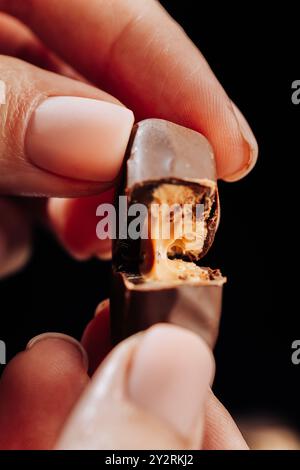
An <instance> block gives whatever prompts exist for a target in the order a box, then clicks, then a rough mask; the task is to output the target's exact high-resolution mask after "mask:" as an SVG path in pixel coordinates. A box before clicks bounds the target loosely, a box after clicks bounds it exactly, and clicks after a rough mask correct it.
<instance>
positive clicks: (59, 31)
mask: <svg viewBox="0 0 300 470" xmlns="http://www.w3.org/2000/svg"><path fill="white" fill-rule="evenodd" d="M71 6H72V7H71ZM0 11H2V12H3V13H0V54H2V55H1V56H0V80H1V81H2V83H4V85H5V91H6V96H5V103H3V104H0V131H1V132H0V169H1V171H0V215H1V217H0V220H1V223H0V277H4V276H5V275H8V274H11V273H13V272H14V271H15V270H17V269H18V268H19V267H21V266H22V265H23V264H24V263H25V262H26V261H27V259H28V258H29V255H30V243H31V226H32V223H33V222H35V221H36V220H39V221H42V223H44V224H46V225H48V227H49V228H50V229H51V230H52V231H53V232H54V233H55V234H56V235H57V237H58V239H59V240H60V241H61V243H62V244H63V245H64V246H65V248H66V249H67V250H69V251H70V252H71V253H72V254H73V255H74V256H75V257H77V258H79V259H87V258H89V257H91V256H95V255H96V256H99V257H100V258H101V257H105V258H107V257H109V254H110V246H109V244H108V243H107V242H102V241H100V240H97V239H96V236H95V220H94V217H93V214H95V208H96V207H97V205H98V204H99V202H102V201H106V202H109V201H111V200H112V197H113V188H114V181H115V179H116V178H117V175H118V172H119V170H120V167H121V165H122V159H123V155H124V151H125V148H126V144H127V141H128V138H129V134H130V130H131V127H132V124H133V121H134V116H135V119H137V120H139V119H142V118H145V117H160V118H164V119H168V120H171V121H174V122H177V123H179V124H181V125H184V126H187V127H190V128H192V129H195V130H198V131H200V132H202V133H203V134H204V135H205V136H206V137H207V138H208V139H209V140H210V142H211V144H212V146H213V148H214V152H215V156H216V163H217V171H218V177H219V178H222V179H224V180H227V181H235V180H237V179H239V178H241V177H243V176H245V175H246V174H247V173H248V172H249V171H250V170H251V168H252V167H253V165H254V164H255V161H256V159H257V153H258V150H257V144H256V141H255V138H254V136H253V134H252V132H251V130H250V127H249V125H248V124H247V122H246V120H245V118H244V117H243V116H242V114H241V113H240V111H239V110H238V109H237V107H236V105H234V104H233V103H232V101H231V100H230V98H229V97H228V96H227V94H226V92H225V91H224V89H223V88H222V86H221V85H220V83H219V82H218V80H217V78H216V77H215V76H214V74H213V73H212V71H211V69H210V68H209V66H208V64H207V62H206V61H205V59H204V58H203V56H202V55H201V53H200V52H199V51H198V50H197V49H196V47H195V46H194V45H193V44H192V42H191V41H190V40H189V39H188V38H187V36H186V35H185V33H184V32H183V31H182V29H181V28H180V27H179V26H178V25H177V24H176V23H175V22H174V21H173V20H172V19H171V18H170V17H169V16H168V14H167V13H166V12H165V11H164V10H163V9H162V8H161V6H160V5H159V4H158V3H157V2H155V1H152V0H122V2H121V1H120V0H113V1H110V2H107V1H105V0H89V2H82V1H81V0H72V1H71V0H30V1H29V0H14V1H12V0H0ZM62 37H63V38H64V40H63V41H62V40H61V38H62ZM83 144H84V158H81V155H82V153H83ZM11 196H22V198H19V199H18V202H16V200H15V199H12V198H11ZM37 196H38V198H37ZM83 196H85V198H83ZM11 214H13V217H11ZM83 220H84V221H85V224H84V226H85V230H84V231H83V230H82V221H83ZM98 321H99V320H98ZM93 328H94V326H91V325H90V326H89V329H90V331H93ZM158 328H161V327H158ZM169 328H171V331H170V342H171V343H172V341H175V339H174V338H175V336H176V335H179V337H180V338H181V339H180V341H181V340H182V341H183V342H184V341H186V339H185V338H184V336H185V334H186V333H185V332H182V331H181V332H178V331H174V330H172V327H169ZM105 331H106V335H107V334H108V332H107V330H104V332H105ZM157 334H158V333H157ZM94 335H95V330H94ZM158 336H159V335H158ZM88 337H89V336H88V335H87V334H86V338H88ZM172 338H173V340H172ZM177 340H178V341H179V339H178V337H177ZM130 341H131V340H129V342H127V343H126V344H125V346H124V348H123V349H122V351H123V353H122V354H123V355H124V357H125V356H126V355H127V356H126V357H129V356H130V355H132V354H133V350H132V349H131V345H132V344H133V343H132V342H130ZM132 341H133V342H134V341H135V342H138V341H140V339H134V340H132ZM157 341H158V340H157ZM160 341H161V340H160ZM193 341H194V342H195V345H196V343H197V341H198V346H195V348H196V349H197V348H198V350H199V351H200V350H201V351H202V352H201V353H200V352H199V357H198V359H196V360H198V361H199V364H200V363H201V358H202V353H203V354H204V356H205V354H206V353H205V352H204V351H205V348H204V349H203V348H202V346H201V340H199V339H195V338H193ZM199 341H200V343H199ZM104 342H105V341H104ZM158 342H159V341H158ZM39 343H40V344H39ZM39 343H37V344H36V345H35V346H34V347H32V348H31V349H29V350H28V351H26V352H24V353H21V354H20V355H19V356H17V357H16V358H15V359H14V360H13V362H12V364H10V365H9V366H8V367H7V368H6V371H5V374H4V377H3V379H2V381H1V386H0V395H1V394H2V397H3V400H2V399H1V403H2V402H3V403H5V404H6V405H7V406H6V408H5V409H2V411H1V410H0V429H1V422H2V425H3V426H4V424H5V426H6V427H5V429H6V432H5V433H2V432H0V435H1V436H6V437H5V438H4V437H2V439H4V440H2V443H1V445H2V446H4V448H5V446H6V447H7V448H18V446H19V447H21V448H52V447H53V446H54V445H56V442H57V438H58V434H59V431H60V430H61V428H62V426H64V423H65V419H66V417H67V415H68V414H69V412H70V410H71V408H72V407H73V406H74V404H75V403H76V402H77V400H78V399H79V397H80V396H81V393H82V391H83V390H84V389H85V388H86V385H87V383H88V382H89V380H90V379H89V376H88V375H87V372H86V369H84V367H80V366H79V362H78V354H77V355H76V354H75V353H74V350H72V349H71V346H70V344H73V346H74V342H73V343H70V341H68V340H67V341H66V340H63V339H61V338H60V339H56V340H55V341H54V340H53V339H52V340H51V338H50V339H48V341H40V342H39ZM46 343H47V344H46ZM42 344H43V348H45V351H47V348H48V347H49V348H50V349H51V354H52V353H53V354H52V355H50V356H49V354H46V353H45V354H43V353H42V351H41V350H39V349H41V348H42V346H41V345H42ZM66 344H67V346H66ZM89 344H90V343H89V340H86V344H85V346H86V348H87V349H89ZM74 347H75V346H74ZM201 348H202V349H201ZM77 349H78V348H77ZM196 349H195V350H196ZM38 350H39V351H38ZM72 351H73V352H72ZM48 352H49V351H48ZM38 353H40V354H39V361H38V363H37V364H36V367H35V370H34V371H33V370H32V368H31V366H30V364H32V363H33V362H32V361H33V360H34V357H35V355H36V354H37V355H38ZM60 354H62V355H63V359H61V357H60ZM118 354H119V353H116V355H115V356H114V355H112V356H111V358H110V359H109V360H110V361H115V362H116V363H117V364H118V366H116V367H119V368H120V373H121V369H122V365H121V363H122V364H124V362H122V361H121V362H118V360H119V359H118V360H117V359H116V357H118V358H119V357H120V355H118ZM29 357H30V358H31V359H30V361H31V362H30V361H29ZM49 357H50V362H51V360H52V358H55V357H59V358H60V359H59V362H60V364H61V367H62V370H63V371H64V370H69V371H70V372H69V373H68V374H63V373H62V372H61V373H60V374H59V380H58V379H57V377H56V379H55V377H54V376H53V375H51V365H50V364H49V363H48V365H49V367H45V366H46V363H47V361H49ZM193 357H194V355H193V354H191V357H190V360H191V361H192V360H193ZM209 357H210V356H209V355H208V356H207V357H206V359H207V360H203V362H202V363H201V364H202V366H203V367H202V366H201V368H203V376H204V377H205V381H206V382H205V383H207V389H208V387H209V383H210V380H211V378H210V375H211V374H212V372H209V370H208V369H205V364H208V363H209V361H210V359H209ZM43 358H44V359H43ZM70 358H72V359H70ZM153 359H155V358H153ZM188 359H189V358H188V357H187V358H186V360H188ZM70 360H71V362H69V361H70ZM124 360H125V359H124ZM145 360H146V359H145ZM174 360H176V358H174ZM72 361H74V363H73V362H72ZM76 361H77V363H76ZM90 361H92V362H94V363H97V364H98V362H99V360H98V362H97V360H95V358H93V357H90ZM166 361H170V358H169V357H168V358H166ZM125 362H126V361H125ZM72 364H73V365H74V368H73V366H72ZM76 364H77V365H76ZM167 365H168V363H167V362H166V363H165V366H167ZM71 366H72V367H71ZM67 367H68V368H67ZM162 367H163V364H162ZM199 367H200V366H199ZM64 368H66V369H64ZM211 368H213V366H211ZM45 370H47V371H48V372H47V375H45ZM54 370H56V369H55V367H54ZM155 370H157V371H158V372H159V364H156V369H155ZM158 372H157V373H158ZM32 373H35V374H37V373H41V375H39V377H40V379H41V381H40V383H39V389H38V390H37V391H36V393H35V391H34V389H31V388H30V386H29V384H33V385H34V384H36V383H37V382H35V381H34V380H31V377H32V376H31V375H30V374H32ZM26 374H28V375H26ZM22 377H23V378H24V377H25V378H24V380H23V382H22ZM26 377H27V378H26ZM97 377H98V379H97V380H98V381H100V382H101V381H102V378H101V377H102V375H101V373H99V374H98V375H97ZM124 377H125V376H124ZM19 380H20V381H21V382H20V383H19V382H18V381H19ZM124 380H125V379H124ZM43 381H45V382H43ZM16 383H17V384H18V387H17V388H16ZM95 383H96V382H95ZM135 383H137V382H135ZM20 384H21V385H20ZM57 384H59V387H57V390H59V391H60V393H62V391H64V387H66V388H67V390H68V391H69V393H65V394H63V396H65V397H66V400H65V402H64V401H63V402H62V403H61V406H60V407H58V408H55V403H56V401H55V400H56V398H57V395H55V393H54V389H55V385H57ZM123 385H124V383H123V384H121V383H120V382H119V386H120V387H121V386H123ZM14 387H15V388H14ZM41 390H43V393H41ZM11 391H13V393H11ZM50 391H51V393H52V395H50V394H49V393H50ZM203 394H204V392H203ZM133 395H134V393H133ZM50 396H51V397H53V401H51V400H52V398H51V399H50V398H49V397H50ZM85 396H86V395H85ZM134 396H135V395H134ZM210 396H211V395H208V398H207V400H205V399H204V398H203V397H204V395H203V397H202V398H203V399H202V401H201V400H200V401H201V403H202V405H201V406H200V405H199V408H201V410H200V412H199V420H198V422H199V423H200V425H199V429H200V431H199V434H197V435H196V438H197V436H200V435H202V436H204V440H203V439H202V440H201V442H204V443H205V442H208V441H209V442H213V441H212V439H208V441H207V440H206V436H207V435H210V436H211V435H214V434H213V433H209V432H208V434H207V429H210V428H209V427H208V428H207V426H205V424H204V423H205V421H204V416H205V412H204V411H203V410H205V409H206V406H207V405H205V406H204V405H203V403H210V405H209V409H210V410H219V409H220V408H219V405H216V402H214V400H212V399H211V398H210ZM32 397H35V400H36V403H40V407H39V406H37V407H36V409H37V410H39V413H36V416H35V414H34V413H33V416H32V415H30V416H31V417H30V416H29V414H26V409H27V407H28V413H29V410H30V411H32V406H31V407H29V404H30V403H31V401H30V400H32ZM39 397H40V401H39ZM135 398H136V396H135ZM16 402H18V404H19V405H18V406H19V408H17V407H16V406H15V405H16ZM45 402H47V405H49V409H48V408H47V406H45ZM137 402H138V405H139V406H140V402H139V400H137ZM9 404H10V405H9ZM119 404H120V403H119ZM78 406H79V410H80V406H82V407H84V406H85V405H80V403H79V405H78ZM150 408H151V407H150ZM14 409H18V410H19V413H18V414H14V411H13V410H14ZM54 409H55V410H56V412H55V413H54V412H53V410H54ZM82 409H83V408H82ZM5 410H10V415H8V414H7V411H5ZM20 410H21V411H22V412H20ZM151 410H152V409H151ZM151 410H150V418H149V419H150V420H152V419H153V416H152V414H151V413H152V411H153V410H152V411H151ZM137 413H138V416H139V418H138V423H139V426H138V427H137V429H136V430H135V431H134V432H136V433H139V435H141V434H140V433H141V427H143V422H146V421H147V419H146V418H145V420H143V418H141V416H142V415H143V413H142V414H141V413H140V408H138V411H137ZM222 413H223V411H222ZM222 413H221V414H222ZM224 413H225V416H227V414H226V412H225V411H224ZM8 416H11V417H12V418H13V419H12V420H11V423H12V428H11V429H12V430H13V432H12V433H11V434H9V432H8V429H9V426H8V422H7V420H8ZM78 416H79V415H77V418H76V414H75V418H74V419H77V420H79V422H80V419H83V418H82V416H83V415H82V414H81V415H80V416H81V418H80V416H79V417H78ZM20 417H22V418H23V419H24V422H22V425H20V422H19V421H18V420H19V419H20ZM125 418H126V417H125ZM125 418H124V419H125ZM156 418H157V416H156V417H155V419H156ZM35 419H38V420H39V421H38V425H37V422H36V421H35ZM155 419H154V421H155ZM225 421H226V420H225ZM229 421H230V420H229ZM226 422H227V421H226ZM3 423H4V424H3ZM25 423H27V424H26V426H27V428H26V426H25ZM51 423H52V424H51ZM53 423H54V424H53ZM201 423H202V424H201ZM173 424H174V423H173ZM23 425H24V426H23ZM51 425H53V427H51ZM107 425H109V422H108V423H107ZM156 425H157V423H156V424H153V426H154V428H155V426H156ZM28 426H29V428H28ZM31 426H32V427H31ZM34 426H35V428H34ZM231 426H233V429H234V435H238V436H239V434H235V433H236V432H237V431H236V428H235V427H234V425H233V423H232V422H231V421H230V426H229V427H228V429H226V426H225V427H224V435H225V437H226V436H229V438H230V436H231V431H230V429H232V428H231ZM125 428H126V419H125ZM25 429H27V431H26V432H25ZM34 429H43V433H39V436H38V435H35V434H34ZM161 429H162V431H161V432H162V433H163V429H164V427H163V426H161ZM173 431H174V430H173ZM173 431H172V430H171V431H170V429H169V428H168V430H165V439H166V446H168V445H171V443H173V444H172V445H174V443H175V441H174V439H175V438H176V439H178V436H177V434H176V433H175V434H174V433H173ZM169 432H171V434H172V433H173V434H172V436H171V435H170V434H169ZM18 433H20V435H19V434H18ZM32 433H33V434H32ZM99 433H100V434H101V429H99ZM113 435H114V434H113V431H112V436H113ZM153 435H154V434H153ZM9 436H11V437H9ZM29 436H30V437H29ZM66 436H67V437H66ZM168 436H169V437H168ZM223 437H224V436H223ZM181 438H182V436H181V437H180V439H181ZM64 439H65V440H62V441H60V442H65V445H67V444H66V442H67V443H68V445H69V446H72V445H74V446H75V445H76V446H80V444H79V441H80V439H81V440H82V445H83V446H84V442H83V441H84V437H83V436H81V438H79V437H78V436H77V437H76V436H75V437H74V436H73V437H72V438H70V436H69V437H68V434H67V431H66V434H65V437H64ZM68 439H69V440H68ZM70 439H71V441H70ZM72 439H73V441H72ZM76 439H77V440H76ZM78 439H79V440H78ZM115 439H116V440H115V444H116V447H117V446H118V436H115ZM145 439H146V437H145ZM168 439H171V440H169V441H168ZM172 439H173V440H172ZM190 439H191V440H190ZM194 439H195V435H193V436H190V435H189V437H188V439H186V436H185V438H184V439H183V441H182V439H181V440H180V442H179V441H176V442H178V445H181V446H186V447H187V446H191V445H192V446H194V445H195V441H194ZM240 439H241V438H240ZM196 440H197V439H196ZM225 440H226V439H225ZM75 441H76V444H75ZM146 441H147V442H146ZM146 441H145V443H144V445H150V444H151V438H150V436H149V435H147V439H146ZM72 442H73V444H72ZM99 442H100V444H99ZM162 442H165V441H163V440H162ZM217 442H218V443H219V442H220V440H218V439H217ZM230 442H231V441H230ZM235 442H239V445H240V446H241V447H242V448H244V447H245V444H244V442H243V440H242V439H241V440H239V439H237V441H235ZM168 443H169V444H168ZM57 445H62V444H57ZM103 445H104V444H103V442H102V443H101V439H100V440H99V441H97V443H95V446H103ZM120 445H121V444H120ZM140 445H141V446H143V442H141V444H140ZM199 445H200V444H199ZM227 445H228V441H227ZM215 446H216V447H217V444H215ZM224 446H225V444H224ZM232 446H233V444H232ZM150 447H151V446H150Z"/></svg>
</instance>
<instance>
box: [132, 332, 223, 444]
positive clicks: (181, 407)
mask: <svg viewBox="0 0 300 470" xmlns="http://www.w3.org/2000/svg"><path fill="white" fill-rule="evenodd" d="M213 372H214V362H213V359H212V355H211V353H210V351H209V349H208V347H207V346H206V344H205V343H204V342H203V340H201V339H200V338H199V337H198V336H196V335H195V334H194V333H192V332H190V331H188V330H184V329H182V328H179V327H175V326H169V325H158V326H155V327H152V328H151V329H150V330H148V332H147V333H146V334H145V335H144V336H143V337H142V338H141V341H140V343H139V345H138V346H137V350H136V352H135V354H134V357H133V362H132V367H131V371H130V374H129V385H128V387H129V388H128V393H129V397H130V398H131V400H132V401H133V402H135V403H136V404H137V405H139V406H141V407H142V408H144V409H145V410H147V411H148V412H150V413H152V414H153V415H155V416H157V417H159V418H161V419H162V420H164V421H165V422H167V423H168V424H169V425H171V426H172V427H173V429H174V430H175V431H177V432H178V433H179V434H180V435H182V436H183V437H189V435H190V433H192V432H193V429H194V428H195V427H197V423H198V422H199V418H200V416H201V414H203V409H204V403H205V400H206V396H207V393H208V390H209V385H210V383H211V380H212V377H213Z"/></svg>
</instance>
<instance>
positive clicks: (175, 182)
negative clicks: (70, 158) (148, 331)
mask: <svg viewBox="0 0 300 470" xmlns="http://www.w3.org/2000/svg"><path fill="white" fill-rule="evenodd" d="M119 195H126V196H127V204H128V214H129V217H128V218H126V219H125V218H124V220H123V219H122V218H121V220H119V222H118V223H119V227H118V233H122V234H124V233H126V237H123V238H122V239H121V238H118V239H117V240H115V242H114V246H113V272H112V294H111V322H112V340H113V343H116V342H118V341H120V340H122V339H123V338H125V337H127V336H129V335H131V334H133V333H136V332H138V331H140V330H143V329H145V328H147V327H149V326H151V325H153V324H154V323H157V322H171V323H174V324H177V325H181V326H183V327H186V328H189V329H191V330H193V331H194V332H196V333H198V334H199V335H201V336H202V337H203V338H204V339H205V341H206V342H207V343H208V344H209V345H210V346H211V347H212V346H213V345H214V343H215V340H216V337H217V332H218V325H219V319H220V313H221V301H222V286H223V284H224V282H225V278H224V277H223V276H222V275H221V273H220V271H219V270H212V269H210V268H205V267H202V266H201V265H200V261H201V259H202V257H203V256H204V255H205V254H206V253H207V251H208V250H209V248H210V246H211V245H212V243H213V240H214V236H215V233H216V230H217V227H218V222H219V197H218V188H217V182H216V168H215V160H214V155H213V151H212V148H211V146H210V144H209V142H208V141H207V139H206V138H205V137H204V136H203V135H201V134H199V133H198V132H195V131H193V130H191V129H187V128H184V127H182V126H179V125H176V124H173V123H171V122H168V121H164V120H161V119H147V120H144V121H141V122H140V123H138V124H137V125H136V126H135V127H134V129H133V132H132V136H131V139H130V142H129V145H128V150H127V158H126V162H125V169H124V173H123V180H122V182H121V185H120V190H119ZM117 208H118V204H117ZM140 208H142V209H145V210H144V211H142V212H143V217H140V218H139V225H140V232H139V236H136V235H135V236H131V235H132V234H131V233H129V232H130V228H131V227H130V224H132V223H133V222H134V221H133V214H135V213H136V212H138V211H139V209H140ZM124 225H125V226H124ZM134 227H135V228H136V225H134Z"/></svg>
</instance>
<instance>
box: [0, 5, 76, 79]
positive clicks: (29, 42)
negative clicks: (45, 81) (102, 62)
mask: <svg viewBox="0 0 300 470" xmlns="http://www.w3.org/2000/svg"><path fill="white" fill-rule="evenodd" d="M0 54H4V55H9V56H13V57H17V58H18V59H22V60H25V61H26V62H29V63H31V64H33V65H37V66H38V67H41V68H44V69H47V70H50V71H52V72H56V73H59V74H61V75H65V76H67V77H71V78H79V74H77V73H76V72H75V71H74V70H73V69H72V68H71V67H70V66H68V65H67V64H65V63H64V62H63V61H62V60H60V59H59V58H58V57H57V56H56V55H55V54H54V53H53V52H51V51H50V50H49V49H47V48H46V47H45V46H44V44H43V43H42V42H41V41H40V40H39V39H38V38H37V37H36V36H34V34H33V33H32V32H31V31H30V29H29V28H27V27H26V26H25V25H24V24H22V23H21V22H20V21H18V20H17V19H16V18H13V17H11V16H9V15H6V14H5V13H0Z"/></svg>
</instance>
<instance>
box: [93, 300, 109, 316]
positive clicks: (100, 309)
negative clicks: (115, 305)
mask: <svg viewBox="0 0 300 470" xmlns="http://www.w3.org/2000/svg"><path fill="white" fill-rule="evenodd" d="M106 308H109V299H104V300H102V302H100V304H99V305H98V306H97V308H96V311H95V314H94V317H97V316H98V315H100V314H101V313H102V312H103V310H105V309H106Z"/></svg>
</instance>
